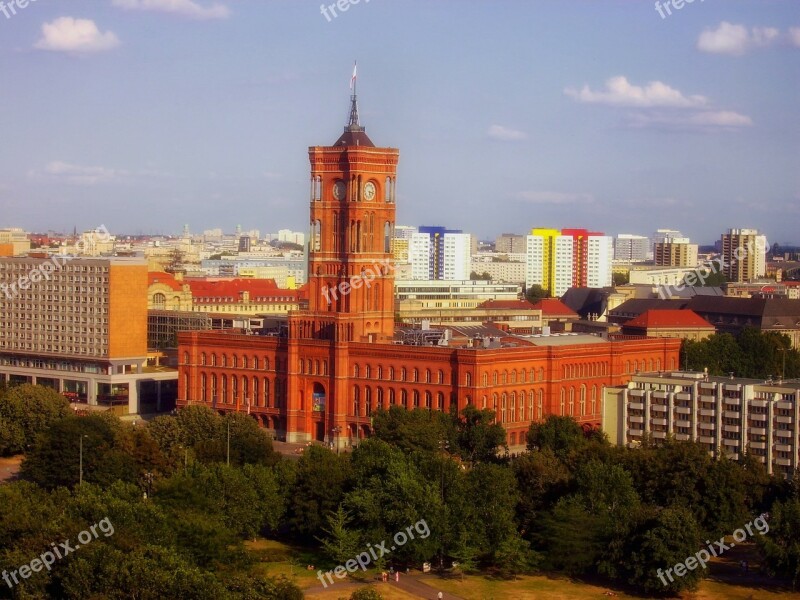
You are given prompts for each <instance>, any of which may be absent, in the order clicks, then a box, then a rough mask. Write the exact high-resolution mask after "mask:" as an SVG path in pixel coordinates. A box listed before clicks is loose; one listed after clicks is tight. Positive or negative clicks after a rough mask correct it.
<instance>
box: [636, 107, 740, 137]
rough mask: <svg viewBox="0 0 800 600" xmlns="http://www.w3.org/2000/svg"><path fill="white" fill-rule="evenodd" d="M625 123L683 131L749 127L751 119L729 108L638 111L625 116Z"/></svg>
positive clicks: (709, 130)
mask: <svg viewBox="0 0 800 600" xmlns="http://www.w3.org/2000/svg"><path fill="white" fill-rule="evenodd" d="M627 125H628V126H630V127H634V128H640V129H645V128H651V129H665V130H683V131H698V132H711V131H736V130H739V129H741V128H742V127H750V126H752V125H753V120H752V119H751V118H750V117H748V116H746V115H742V114H739V113H737V112H734V111H731V110H703V111H694V112H688V113H687V112H679V113H675V112H663V111H661V112H640V113H633V114H630V115H628V117H627Z"/></svg>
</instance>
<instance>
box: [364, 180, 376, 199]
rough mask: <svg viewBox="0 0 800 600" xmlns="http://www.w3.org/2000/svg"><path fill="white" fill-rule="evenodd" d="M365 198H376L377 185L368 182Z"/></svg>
mask: <svg viewBox="0 0 800 600" xmlns="http://www.w3.org/2000/svg"><path fill="white" fill-rule="evenodd" d="M364 198H366V199H367V200H372V199H373V198H375V184H374V183H372V182H371V181H368V182H367V185H365V186H364Z"/></svg>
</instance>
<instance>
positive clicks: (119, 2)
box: [112, 0, 231, 20]
mask: <svg viewBox="0 0 800 600" xmlns="http://www.w3.org/2000/svg"><path fill="white" fill-rule="evenodd" d="M112 4H113V5H114V6H117V7H119V8H124V9H125V10H150V11H154V12H163V13H171V14H174V15H179V16H182V17H189V18H191V19H200V20H205V19H227V18H228V17H229V16H230V14H231V11H230V9H229V8H228V7H227V6H226V5H225V4H219V3H214V4H211V5H210V6H203V5H200V4H198V3H197V2H195V1H194V0H112Z"/></svg>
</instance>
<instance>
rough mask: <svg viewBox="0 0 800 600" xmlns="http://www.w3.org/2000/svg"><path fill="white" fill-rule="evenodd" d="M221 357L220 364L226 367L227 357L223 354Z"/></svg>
mask: <svg viewBox="0 0 800 600" xmlns="http://www.w3.org/2000/svg"><path fill="white" fill-rule="evenodd" d="M221 358H222V365H221V366H223V367H227V366H228V357H227V356H225V355H224V354H223V355H222V357H221Z"/></svg>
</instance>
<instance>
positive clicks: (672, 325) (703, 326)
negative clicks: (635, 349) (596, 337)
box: [622, 309, 716, 340]
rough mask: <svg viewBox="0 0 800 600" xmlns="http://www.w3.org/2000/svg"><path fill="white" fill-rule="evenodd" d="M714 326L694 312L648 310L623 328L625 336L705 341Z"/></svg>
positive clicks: (713, 331) (713, 330)
mask: <svg viewBox="0 0 800 600" xmlns="http://www.w3.org/2000/svg"><path fill="white" fill-rule="evenodd" d="M715 331H716V330H715V328H714V326H713V325H712V324H711V323H709V322H708V321H706V320H705V319H704V318H703V317H701V316H700V315H698V314H697V313H696V312H694V311H692V310H675V309H672V310H648V311H645V312H643V313H642V314H640V315H639V316H638V317H635V318H633V319H631V320H630V321H628V322H627V323H625V324H624V325H623V326H622V333H623V334H624V335H645V336H647V337H658V338H681V339H685V340H704V339H705V338H707V337H708V336H710V335H712V334H714V333H715Z"/></svg>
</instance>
